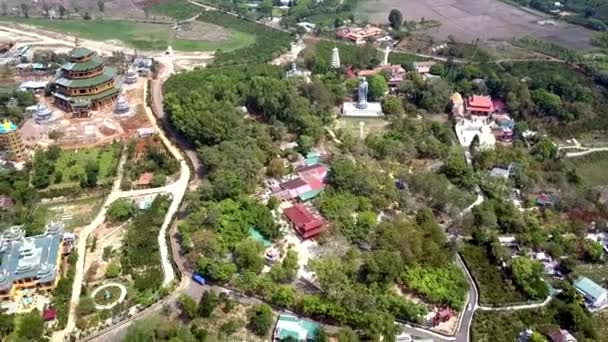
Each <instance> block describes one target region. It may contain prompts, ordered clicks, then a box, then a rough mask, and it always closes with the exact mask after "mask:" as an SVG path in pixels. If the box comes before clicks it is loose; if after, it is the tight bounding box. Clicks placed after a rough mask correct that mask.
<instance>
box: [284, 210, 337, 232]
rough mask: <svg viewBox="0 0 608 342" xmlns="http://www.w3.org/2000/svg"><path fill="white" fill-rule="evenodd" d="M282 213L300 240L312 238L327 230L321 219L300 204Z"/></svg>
mask: <svg viewBox="0 0 608 342" xmlns="http://www.w3.org/2000/svg"><path fill="white" fill-rule="evenodd" d="M283 213H284V214H285V216H286V217H287V219H288V220H289V222H291V224H292V226H293V229H295V231H296V232H297V233H298V234H299V235H300V236H301V237H302V239H308V238H311V237H314V236H316V235H318V234H320V233H321V232H323V231H324V230H325V229H326V228H327V224H326V222H325V220H324V219H323V218H321V217H317V216H315V215H314V214H313V213H311V212H310V210H308V208H306V207H305V206H304V205H302V204H296V205H294V206H292V207H289V208H287V209H285V210H284V211H283Z"/></svg>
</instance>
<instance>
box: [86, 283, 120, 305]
mask: <svg viewBox="0 0 608 342" xmlns="http://www.w3.org/2000/svg"><path fill="white" fill-rule="evenodd" d="M106 291H107V293H108V294H109V296H108V298H107V299H106ZM121 293H122V291H121V289H120V287H118V286H116V285H110V286H106V287H105V288H104V289H103V290H100V291H99V292H97V293H96V294H95V297H93V301H94V302H95V303H96V304H99V305H107V304H110V303H113V302H115V301H116V300H117V299H118V298H119V297H120V294H121Z"/></svg>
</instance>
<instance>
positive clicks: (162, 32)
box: [9, 18, 255, 51]
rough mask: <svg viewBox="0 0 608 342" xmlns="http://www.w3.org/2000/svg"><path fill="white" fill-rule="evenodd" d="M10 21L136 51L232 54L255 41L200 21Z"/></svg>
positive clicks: (250, 35)
mask: <svg viewBox="0 0 608 342" xmlns="http://www.w3.org/2000/svg"><path fill="white" fill-rule="evenodd" d="M9 20H10V21H11V22H16V23H21V24H27V25H33V26H38V27H42V28H44V29H48V30H53V31H57V32H61V33H68V34H77V35H78V36H79V37H81V38H85V39H92V40H100V41H108V40H119V41H121V42H123V43H124V44H126V45H127V46H129V47H132V48H135V49H139V50H160V51H162V50H165V49H167V46H168V45H171V47H172V48H173V49H174V50H177V51H215V50H218V49H221V50H222V51H232V50H236V49H240V48H243V47H246V46H248V45H251V44H253V43H254V42H255V36H254V35H253V34H250V33H247V32H243V31H235V30H232V29H229V28H223V27H220V26H217V25H212V24H208V23H204V22H200V21H195V22H191V23H187V24H184V25H182V26H181V30H180V31H176V30H173V29H172V28H171V26H170V25H166V24H152V23H140V22H130V21H123V20H91V21H85V20H74V19H70V20H47V19H35V18H31V19H24V18H10V19H9Z"/></svg>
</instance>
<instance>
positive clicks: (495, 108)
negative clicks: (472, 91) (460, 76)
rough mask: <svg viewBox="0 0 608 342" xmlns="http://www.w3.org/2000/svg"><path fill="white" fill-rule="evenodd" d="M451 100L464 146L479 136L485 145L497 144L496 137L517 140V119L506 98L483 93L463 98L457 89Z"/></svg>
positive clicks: (485, 146) (487, 146)
mask: <svg viewBox="0 0 608 342" xmlns="http://www.w3.org/2000/svg"><path fill="white" fill-rule="evenodd" d="M450 100H451V103H452V114H453V115H454V118H455V119H456V126H455V130H456V136H457V137H458V141H459V142H460V144H461V145H462V146H463V147H467V148H468V147H470V146H471V144H472V143H473V141H474V140H475V139H477V141H478V143H479V147H481V148H493V147H494V145H495V144H496V141H501V142H503V143H510V142H512V141H513V130H514V128H515V121H514V120H513V119H512V118H511V117H510V116H509V115H508V114H507V113H506V111H505V110H506V105H505V104H504V102H502V101H500V100H493V99H492V98H491V97H490V96H481V95H473V96H470V97H467V98H463V97H462V95H460V94H459V93H457V92H456V93H454V94H452V96H451V98H450Z"/></svg>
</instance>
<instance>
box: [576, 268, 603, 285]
mask: <svg viewBox="0 0 608 342" xmlns="http://www.w3.org/2000/svg"><path fill="white" fill-rule="evenodd" d="M576 272H577V273H579V274H580V275H582V276H585V277H587V278H589V279H591V280H593V281H595V282H596V283H598V284H600V285H602V286H604V287H606V286H608V264H606V263H604V264H582V265H578V266H577V267H576Z"/></svg>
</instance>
